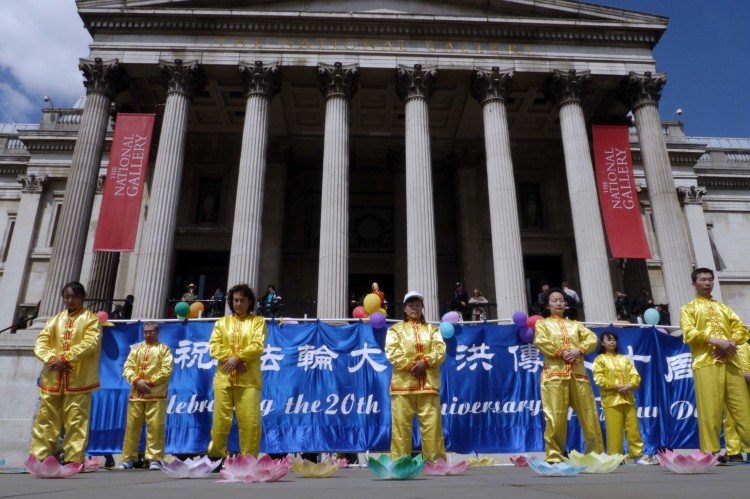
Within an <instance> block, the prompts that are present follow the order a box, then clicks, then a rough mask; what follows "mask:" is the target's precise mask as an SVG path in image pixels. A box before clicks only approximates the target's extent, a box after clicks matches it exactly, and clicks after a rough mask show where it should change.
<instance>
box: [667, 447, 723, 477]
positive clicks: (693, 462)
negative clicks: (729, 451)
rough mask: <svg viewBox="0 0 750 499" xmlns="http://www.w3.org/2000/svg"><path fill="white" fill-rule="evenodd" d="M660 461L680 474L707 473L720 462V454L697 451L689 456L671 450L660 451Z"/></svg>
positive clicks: (670, 469)
mask: <svg viewBox="0 0 750 499" xmlns="http://www.w3.org/2000/svg"><path fill="white" fill-rule="evenodd" d="M658 456H659V463H660V464H661V465H662V466H664V467H665V468H667V469H668V470H669V471H672V472H674V473H680V474H692V473H706V472H707V471H708V470H710V469H711V468H713V467H714V466H716V465H717V464H719V458H718V456H714V455H713V454H711V453H710V452H707V453H705V454H704V453H703V452H698V451H695V452H693V453H692V454H690V455H689V456H683V455H682V454H677V453H676V452H672V451H671V450H665V451H663V452H659V453H658Z"/></svg>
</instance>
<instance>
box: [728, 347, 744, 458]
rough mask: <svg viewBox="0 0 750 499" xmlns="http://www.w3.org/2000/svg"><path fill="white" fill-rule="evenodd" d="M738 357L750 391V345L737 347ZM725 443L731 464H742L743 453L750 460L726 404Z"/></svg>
mask: <svg viewBox="0 0 750 499" xmlns="http://www.w3.org/2000/svg"><path fill="white" fill-rule="evenodd" d="M737 355H738V356H739V358H740V364H741V365H742V371H743V376H744V377H745V382H746V383H747V384H748V390H750V343H743V344H742V345H739V346H738V347H737ZM724 442H725V443H726V445H727V461H729V462H731V463H736V462H742V461H744V459H743V458H742V452H745V453H747V456H748V457H747V458H748V459H750V448H748V447H745V446H743V445H742V441H741V440H740V436H739V435H738V434H737V428H735V426H734V420H733V419H732V416H730V415H729V411H728V410H727V407H726V404H724Z"/></svg>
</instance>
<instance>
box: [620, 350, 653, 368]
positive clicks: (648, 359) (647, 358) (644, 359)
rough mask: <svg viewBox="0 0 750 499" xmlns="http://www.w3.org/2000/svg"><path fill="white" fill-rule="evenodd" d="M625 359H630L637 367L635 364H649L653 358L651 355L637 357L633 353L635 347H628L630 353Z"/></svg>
mask: <svg viewBox="0 0 750 499" xmlns="http://www.w3.org/2000/svg"><path fill="white" fill-rule="evenodd" d="M625 357H627V358H629V359H630V362H632V363H633V364H634V365H635V362H636V361H638V362H643V363H644V364H648V363H649V362H651V356H650V355H635V354H634V353H633V347H632V345H628V353H626V354H625Z"/></svg>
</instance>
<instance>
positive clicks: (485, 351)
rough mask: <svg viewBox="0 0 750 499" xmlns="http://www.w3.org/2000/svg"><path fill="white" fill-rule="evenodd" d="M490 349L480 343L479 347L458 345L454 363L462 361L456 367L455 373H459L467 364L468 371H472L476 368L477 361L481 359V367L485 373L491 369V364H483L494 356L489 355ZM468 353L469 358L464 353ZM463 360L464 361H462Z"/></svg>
mask: <svg viewBox="0 0 750 499" xmlns="http://www.w3.org/2000/svg"><path fill="white" fill-rule="evenodd" d="M489 350H490V347H488V346H487V345H485V344H484V343H482V344H481V345H479V346H477V345H471V346H470V347H469V346H466V345H458V347H457V348H456V362H458V361H460V360H463V362H461V363H460V364H459V365H457V366H456V371H460V370H461V369H463V368H464V367H466V364H467V363H469V370H470V371H473V370H475V369H476V368H477V361H478V360H480V359H481V361H482V367H483V368H484V370H485V371H489V370H490V369H492V364H490V363H489V362H485V360H492V357H494V356H495V354H494V353H489ZM467 351H468V352H469V354H470V355H469V356H468V357H467V356H466V353H465V352H467ZM464 359H465V360H464Z"/></svg>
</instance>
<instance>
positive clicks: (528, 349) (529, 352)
mask: <svg viewBox="0 0 750 499" xmlns="http://www.w3.org/2000/svg"><path fill="white" fill-rule="evenodd" d="M508 352H509V353H512V354H513V370H514V371H515V372H518V368H519V367H520V368H521V369H524V370H526V371H530V372H532V373H535V372H537V371H538V370H539V368H540V367H543V366H544V361H542V358H541V355H540V353H539V349H537V347H535V346H534V345H533V344H531V343H524V344H523V345H514V346H512V347H508Z"/></svg>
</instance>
